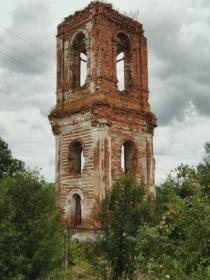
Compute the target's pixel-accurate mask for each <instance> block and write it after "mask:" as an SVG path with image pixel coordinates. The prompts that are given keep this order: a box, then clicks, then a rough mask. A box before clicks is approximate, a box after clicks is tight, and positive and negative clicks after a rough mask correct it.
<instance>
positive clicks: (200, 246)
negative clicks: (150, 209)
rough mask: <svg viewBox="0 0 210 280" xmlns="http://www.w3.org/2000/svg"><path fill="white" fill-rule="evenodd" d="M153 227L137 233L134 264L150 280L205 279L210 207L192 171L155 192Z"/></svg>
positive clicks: (181, 171)
mask: <svg viewBox="0 0 210 280" xmlns="http://www.w3.org/2000/svg"><path fill="white" fill-rule="evenodd" d="M157 217H158V219H159V220H157V223H156V225H154V226H150V225H148V224H146V223H145V225H144V227H141V228H140V229H139V235H138V252H139V254H138V262H139V269H140V271H141V272H142V273H145V274H148V275H149V276H150V279H166V278H167V277H168V279H183V280H184V279H198V280H204V279H208V278H207V277H208V264H209V255H210V250H209V248H210V246H209V245H210V244H209V236H210V227H209V225H210V204H209V200H208V197H207V196H206V195H205V192H204V191H203V188H202V185H201V180H200V175H199V174H198V172H197V170H196V169H195V168H190V167H189V166H183V165H181V166H180V167H178V168H177V169H176V172H175V174H173V176H172V175H170V176H169V177H168V179H167V180H166V182H165V183H164V184H163V185H162V186H161V187H160V188H157Z"/></svg>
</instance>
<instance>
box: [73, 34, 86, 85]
mask: <svg viewBox="0 0 210 280" xmlns="http://www.w3.org/2000/svg"><path fill="white" fill-rule="evenodd" d="M72 48H73V64H72V71H73V88H78V87H81V86H83V85H84V84H85V81H86V77H87V51H86V42H85V35H84V34H83V33H79V34H77V36H76V37H75V39H74V41H73V45H72Z"/></svg>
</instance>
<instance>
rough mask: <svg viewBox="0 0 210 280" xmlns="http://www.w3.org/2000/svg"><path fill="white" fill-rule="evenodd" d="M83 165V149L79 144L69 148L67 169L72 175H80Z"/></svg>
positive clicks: (76, 143)
mask: <svg viewBox="0 0 210 280" xmlns="http://www.w3.org/2000/svg"><path fill="white" fill-rule="evenodd" d="M83 165H84V156H83V148H82V144H81V143H80V142H73V143H71V144H70V146H69V169H70V172H71V173H72V174H81V173H82V168H83Z"/></svg>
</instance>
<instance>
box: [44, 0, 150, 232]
mask: <svg viewBox="0 0 210 280" xmlns="http://www.w3.org/2000/svg"><path fill="white" fill-rule="evenodd" d="M148 93H149V91H148V69H147V40H146V38H145V37H144V30H143V26H142V24H140V23H138V22H137V21H135V20H133V19H131V18H129V17H127V16H125V15H122V14H120V13H119V12H118V11H116V10H114V9H113V8H112V5H111V4H106V3H102V2H99V1H96V2H91V3H90V4H89V5H88V6H87V7H86V8H85V9H83V10H81V11H79V12H76V13H75V14H74V15H71V16H69V17H67V18H65V20H64V21H63V22H62V23H61V24H59V25H58V31H57V92H56V96H57V102H56V105H55V108H54V109H53V111H52V112H51V113H50V115H49V119H50V122H51V125H52V130H53V133H54V135H55V139H56V197H57V203H58V205H59V206H60V207H61V209H62V210H63V217H64V220H65V221H66V222H67V224H68V226H69V227H72V228H77V229H94V228H96V227H97V224H96V223H95V219H94V215H95V212H96V211H97V203H98V201H99V200H100V199H101V198H102V197H103V196H104V193H105V191H106V190H108V189H109V188H110V187H111V186H112V184H113V181H114V180H116V179H117V178H118V177H119V176H122V175H123V174H124V173H125V172H127V171H131V172H132V174H133V175H134V176H135V178H136V179H137V180H141V178H144V180H145V182H146V185H147V192H148V195H149V196H150V197H154V195H155V189H154V169H155V166H154V158H153V130H154V128H155V127H156V118H155V115H154V114H153V113H152V112H151V111H150V105H149V102H148Z"/></svg>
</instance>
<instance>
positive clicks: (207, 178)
mask: <svg viewBox="0 0 210 280" xmlns="http://www.w3.org/2000/svg"><path fill="white" fill-rule="evenodd" d="M204 149H205V157H204V159H203V162H201V163H200V164H199V165H198V166H197V171H198V175H199V178H200V183H201V185H202V186H203V189H204V192H205V193H206V194H207V195H208V196H209V197H210V142H208V143H206V144H205V146H204Z"/></svg>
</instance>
